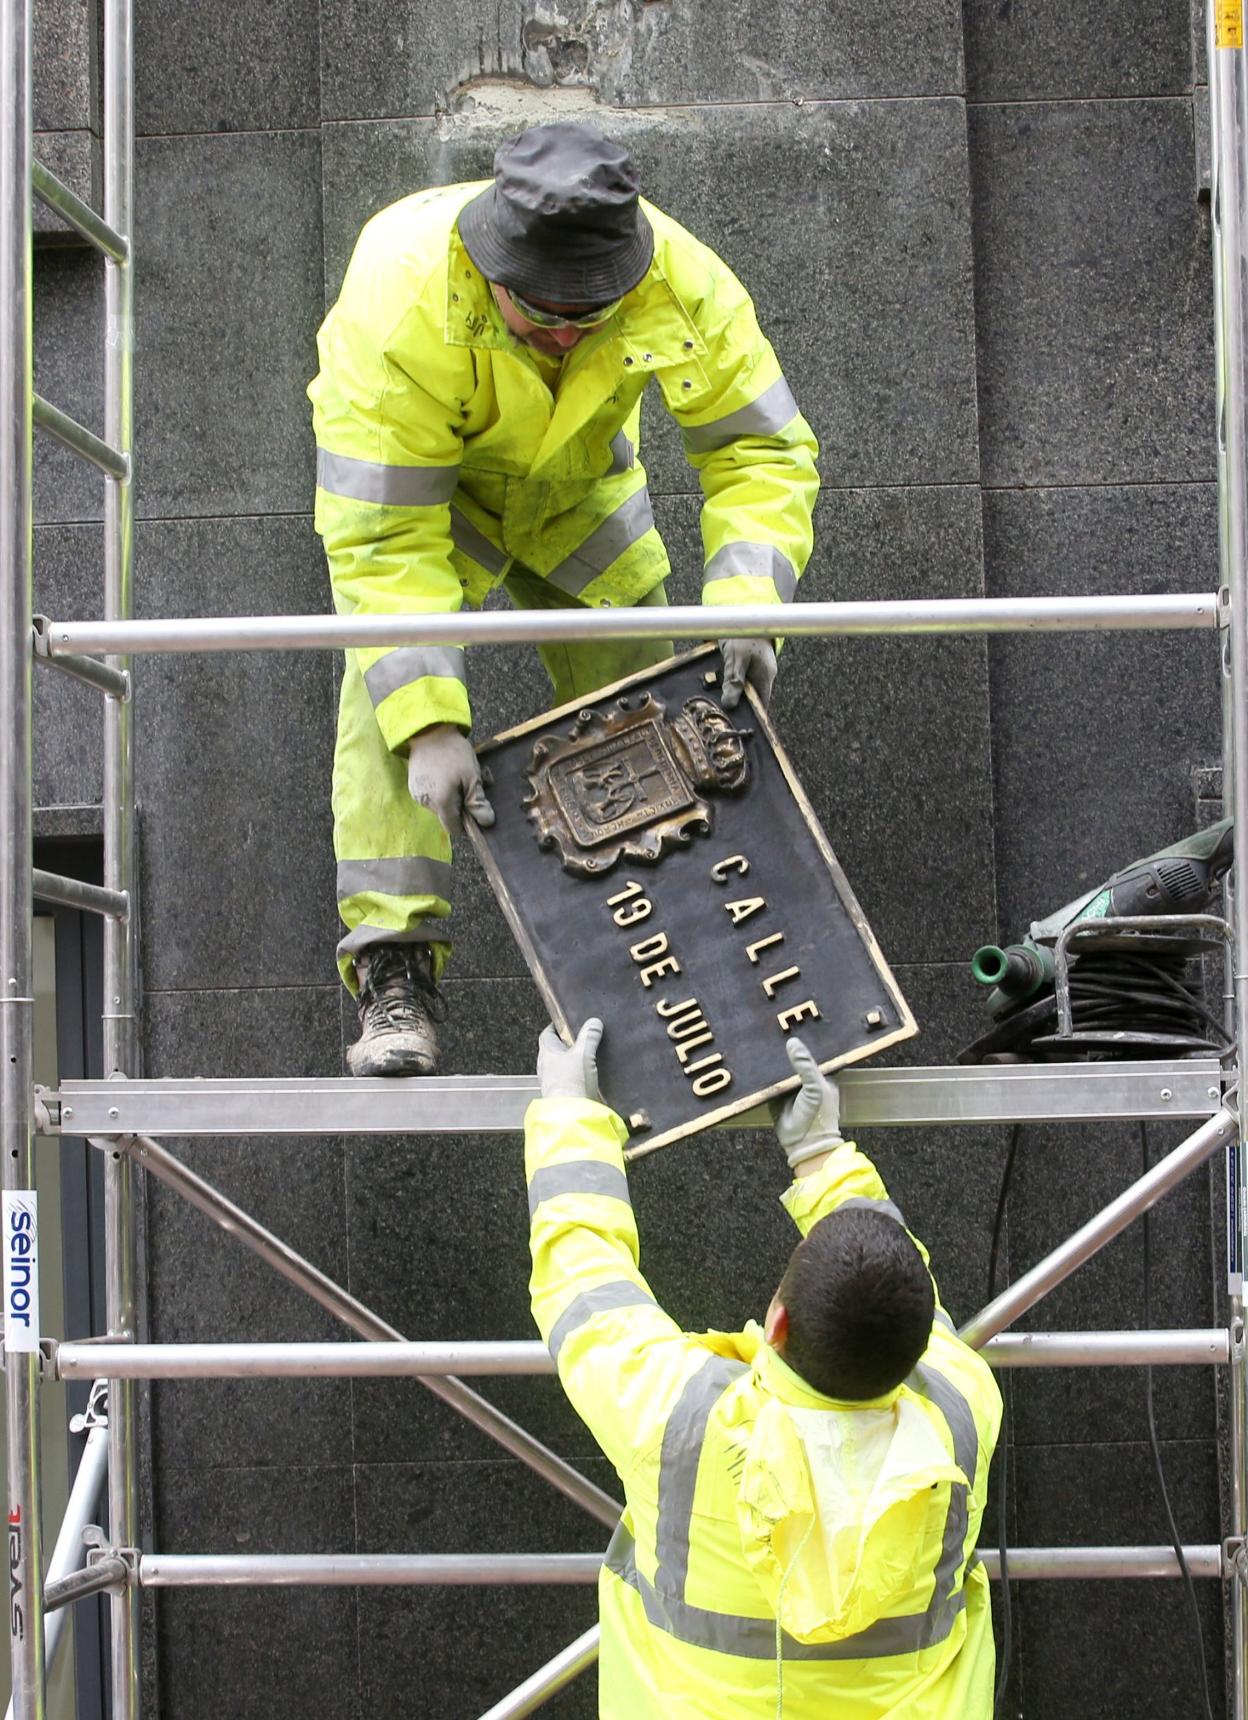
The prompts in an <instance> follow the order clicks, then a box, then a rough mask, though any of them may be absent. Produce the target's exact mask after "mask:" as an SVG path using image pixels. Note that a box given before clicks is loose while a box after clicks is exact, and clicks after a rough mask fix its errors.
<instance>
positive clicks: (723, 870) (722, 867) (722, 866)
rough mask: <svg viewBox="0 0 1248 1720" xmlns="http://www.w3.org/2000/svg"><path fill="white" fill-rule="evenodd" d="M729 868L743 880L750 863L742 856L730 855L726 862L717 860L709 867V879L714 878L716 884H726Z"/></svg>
mask: <svg viewBox="0 0 1248 1720" xmlns="http://www.w3.org/2000/svg"><path fill="white" fill-rule="evenodd" d="M729 867H731V868H732V870H733V871H734V872H737V873H739V874H740V876H741V877H743V878H744V876H745V874H746V873H747V872H748V871H749V869H750V863H749V861H748V860H747V859H746V857H745V855H744V854H730V855H729V856H728V858H727V859H726V860H717V861H716V862H715V864H714V865H713V866H712V867H711V877H712V878H714V880H715V882H716V883H717V884H726V883H727V882H728V869H729Z"/></svg>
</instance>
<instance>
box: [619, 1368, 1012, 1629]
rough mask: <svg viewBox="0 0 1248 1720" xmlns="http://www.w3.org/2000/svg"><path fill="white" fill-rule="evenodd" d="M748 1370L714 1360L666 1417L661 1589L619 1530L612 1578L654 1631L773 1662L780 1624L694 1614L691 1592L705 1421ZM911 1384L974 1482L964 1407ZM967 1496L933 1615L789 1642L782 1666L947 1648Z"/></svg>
mask: <svg viewBox="0 0 1248 1720" xmlns="http://www.w3.org/2000/svg"><path fill="white" fill-rule="evenodd" d="M743 1371H744V1364H743V1363H740V1362H734V1361H732V1360H731V1359H730V1358H728V1357H724V1356H714V1357H712V1358H711V1359H710V1360H709V1361H708V1362H707V1363H706V1365H705V1366H704V1367H702V1368H701V1369H699V1371H698V1372H697V1373H696V1374H695V1375H694V1376H693V1378H692V1379H690V1380H689V1382H688V1383H687V1384H686V1386H685V1388H684V1391H683V1392H682V1393H681V1395H680V1398H679V1400H678V1401H677V1404H676V1407H675V1409H674V1410H673V1411H672V1414H671V1416H670V1417H669V1418H668V1423H667V1426H666V1427H665V1428H664V1430H663V1445H662V1450H661V1453H660V1460H659V1501H658V1504H659V1510H658V1523H657V1525H656V1529H655V1556H656V1559H657V1569H656V1571H655V1581H654V1583H650V1582H648V1581H647V1579H646V1578H645V1577H643V1576H642V1574H641V1573H640V1571H638V1569H637V1564H636V1557H635V1548H634V1545H633V1539H632V1536H631V1535H630V1534H629V1533H628V1531H627V1530H625V1529H624V1527H623V1525H622V1524H621V1525H620V1527H619V1528H617V1530H616V1532H615V1534H614V1535H613V1536H612V1539H611V1545H610V1547H609V1548H608V1549H607V1556H606V1561H605V1562H606V1565H607V1568H608V1570H610V1571H612V1572H613V1573H614V1574H615V1575H616V1576H618V1577H619V1578H620V1579H621V1580H622V1581H623V1582H625V1583H627V1584H628V1586H629V1587H630V1588H631V1589H634V1590H635V1591H636V1592H637V1594H639V1595H640V1597H641V1601H642V1605H643V1606H644V1608H645V1613H646V1617H647V1619H649V1621H650V1623H651V1624H652V1625H654V1626H655V1627H656V1629H659V1630H663V1631H666V1632H667V1633H668V1634H669V1635H670V1636H674V1637H676V1638H678V1640H679V1641H681V1642H686V1643H690V1644H692V1645H693V1646H694V1647H696V1648H709V1649H714V1650H716V1651H717V1652H718V1653H720V1654H735V1655H739V1656H741V1657H742V1658H743V1659H749V1660H773V1659H774V1658H775V1652H776V1636H775V1621H774V1619H770V1618H761V1619H760V1618H748V1617H743V1616H740V1615H738V1614H735V1613H720V1612H711V1611H709V1610H708V1609H707V1608H705V1607H695V1606H691V1605H690V1604H689V1602H688V1601H687V1600H686V1599H685V1593H684V1591H685V1582H686V1579H687V1577H688V1572H689V1543H690V1528H691V1524H692V1518H693V1496H694V1489H695V1487H696V1484H697V1476H698V1464H699V1461H700V1459H701V1455H702V1444H703V1441H704V1439H705V1437H706V1428H707V1423H708V1421H709V1419H710V1415H711V1411H712V1409H713V1408H714V1406H715V1404H716V1402H717V1401H718V1400H719V1398H720V1397H721V1396H722V1395H723V1393H724V1391H725V1390H727V1388H728V1386H729V1385H731V1384H732V1381H733V1380H734V1379H736V1378H738V1377H739V1375H740V1374H741V1373H742V1372H743ZM906 1383H907V1385H909V1386H910V1388H911V1389H912V1390H913V1391H915V1392H917V1393H918V1394H919V1395H920V1396H921V1397H924V1398H926V1399H927V1400H928V1401H929V1402H930V1403H932V1404H934V1405H935V1406H936V1408H937V1409H939V1410H940V1412H941V1414H942V1415H943V1416H944V1418H945V1420H946V1421H947V1422H948V1424H949V1429H950V1433H951V1434H952V1436H953V1447H954V1461H955V1462H956V1463H957V1465H958V1467H959V1468H960V1469H961V1470H962V1472H963V1474H964V1475H966V1476H967V1478H968V1479H969V1480H971V1481H973V1480H974V1477H975V1464H976V1461H977V1458H978V1453H979V1440H978V1436H977V1434H976V1431H975V1418H974V1416H973V1415H972V1413H971V1410H970V1406H969V1405H968V1403H967V1402H966V1399H965V1398H964V1397H963V1396H962V1394H961V1392H959V1391H958V1390H957V1388H956V1387H955V1386H953V1385H951V1384H950V1382H949V1381H948V1380H947V1379H945V1377H944V1376H943V1374H939V1373H937V1371H936V1370H935V1369H934V1368H932V1367H928V1366H925V1365H924V1364H922V1363H920V1365H919V1366H918V1367H917V1368H916V1369H915V1370H914V1372H913V1373H912V1374H911V1376H910V1378H909V1379H908V1380H907V1382H906ZM966 1491H967V1490H966V1488H965V1487H964V1486H963V1485H962V1484H961V1483H956V1484H954V1485H953V1486H952V1487H951V1488H950V1496H949V1510H948V1513H947V1515H946V1518H945V1532H944V1536H943V1538H942V1541H941V1550H940V1556H939V1558H938V1560H937V1564H936V1571H935V1580H934V1587H933V1591H932V1599H931V1602H930V1604H929V1605H928V1607H927V1609H926V1611H924V1612H921V1613H909V1614H906V1615H905V1616H903V1617H900V1618H882V1619H877V1620H876V1621H875V1623H874V1624H871V1625H868V1626H867V1628H866V1629H865V1630H862V1631H859V1632H858V1633H857V1634H856V1635H854V1636H848V1637H844V1638H842V1639H841V1640H840V1641H838V1642H830V1643H802V1642H797V1641H795V1640H794V1639H793V1638H792V1637H790V1636H788V1635H784V1636H783V1638H782V1652H783V1655H784V1659H785V1660H882V1659H889V1658H891V1657H892V1656H894V1655H904V1654H916V1653H918V1652H919V1651H920V1650H921V1649H924V1648H932V1647H934V1646H935V1645H936V1644H937V1643H940V1642H943V1641H944V1640H945V1638H946V1637H947V1636H948V1635H949V1633H950V1631H951V1630H952V1629H953V1626H954V1623H955V1621H956V1619H957V1617H958V1615H959V1613H961V1612H962V1610H963V1609H964V1607H965V1606H966V1595H965V1591H964V1589H962V1588H959V1589H958V1592H957V1593H956V1594H954V1593H953V1587H954V1584H955V1583H956V1581H957V1576H958V1571H959V1569H960V1568H961V1565H962V1546H963V1543H964V1541H965V1539H966V1531H967V1523H968V1517H967V1503H966Z"/></svg>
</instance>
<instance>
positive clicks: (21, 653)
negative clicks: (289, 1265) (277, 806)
mask: <svg viewBox="0 0 1248 1720" xmlns="http://www.w3.org/2000/svg"><path fill="white" fill-rule="evenodd" d="M31 148H32V141H31V5H30V0H0V1142H3V1147H2V1149H0V1150H2V1151H3V1155H4V1184H3V1186H4V1192H5V1196H6V1200H5V1206H6V1208H7V1207H8V1206H9V1205H10V1200H14V1201H18V1200H21V1199H22V1198H23V1195H22V1191H32V1192H33V1190H34V1177H35V1157H34V1147H35V1142H34V1130H33V1126H32V1118H31V1099H32V1089H33V1083H34V1067H33V1053H34V1044H33V1041H34V998H33V986H34V970H33V939H32V931H31V907H32V898H31V868H32V854H31V830H32V819H31V776H30V772H31V738H30V736H31V731H30V725H31V668H32V662H33V658H32V654H31V651H30V649H29V641H30V627H31V609H32V602H31V560H32V538H31V438H32V433H33V420H32V416H31V410H32V408H31V402H32V398H33V389H32V366H33V353H32V328H33V315H32V304H31V294H32V277H31V230H32V221H31V190H30V159H31ZM26 1205H27V1208H28V1210H29V1209H30V1208H32V1207H33V1201H32V1200H30V1198H29V1195H27V1198H26ZM31 1222H32V1220H31V1219H28V1220H27V1223H28V1224H29V1223H31ZM35 1234H36V1242H37V1230H36V1233H35ZM35 1261H36V1263H37V1261H38V1254H37V1252H36V1254H35ZM35 1272H36V1273H37V1265H36V1268H35ZM6 1277H7V1274H6ZM35 1282H36V1283H37V1277H36V1279H35ZM24 1293H25V1294H26V1295H27V1296H28V1298H29V1300H28V1303H27V1306H28V1308H30V1309H32V1310H34V1309H37V1305H38V1303H37V1297H36V1296H35V1294H34V1288H33V1285H32V1286H30V1287H27V1288H26V1289H25V1292H24ZM11 1316H12V1310H11V1309H10V1307H9V1298H8V1296H6V1298H5V1321H6V1326H7V1325H8V1322H9V1320H10V1318H11ZM16 1335H17V1334H16V1326H14V1327H13V1328H12V1329H10V1330H9V1331H8V1332H7V1336H8V1337H9V1339H10V1342H8V1343H7V1344H6V1346H5V1358H4V1386H5V1391H4V1398H5V1429H6V1434H7V1438H8V1509H9V1546H8V1567H9V1596H10V1601H9V1609H8V1610H9V1652H10V1656H11V1666H12V1692H13V1713H14V1717H15V1720H44V1715H45V1714H46V1711H47V1690H46V1683H45V1673H44V1658H43V1549H42V1546H41V1539H40V1487H39V1481H40V1477H39V1355H38V1350H37V1348H33V1347H29V1346H28V1347H26V1348H19V1347H18V1345H17V1342H16ZM28 1336H31V1337H34V1338H37V1337H38V1334H37V1332H34V1331H33V1327H32V1330H31V1332H30V1333H29V1334H28Z"/></svg>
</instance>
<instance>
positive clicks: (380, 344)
mask: <svg viewBox="0 0 1248 1720" xmlns="http://www.w3.org/2000/svg"><path fill="white" fill-rule="evenodd" d="M482 189H483V185H482V184H473V185H452V186H449V187H442V188H439V189H436V190H432V191H422V192H418V193H417V194H416V195H415V196H412V197H407V198H404V199H403V201H402V202H400V203H396V204H393V205H392V206H391V207H390V208H389V209H384V210H382V212H381V213H380V214H379V215H377V216H375V217H374V218H373V220H371V221H370V222H369V223H368V225H367V226H366V227H365V228H364V230H363V232H362V234H361V235H360V239H359V242H358V243H357V245H356V249H355V253H354V256H353V257H352V259H351V264H350V267H349V268H348V270H347V274H346V279H345V280H344V282H343V286H342V292H341V294H340V296H339V299H338V302H337V303H336V304H335V306H334V307H333V309H332V310H331V311H330V313H329V315H328V317H327V318H326V319H325V322H324V324H323V326H322V328H321V331H320V335H319V337H318V347H319V351H320V360H321V369H320V374H319V375H318V376H317V377H316V379H315V381H314V382H313V383H312V385H311V387H310V388H309V390H308V393H309V395H310V396H311V399H312V402H313V421H314V425H315V429H316V440H317V447H318V457H317V493H316V527H317V530H318V531H319V532H320V533H321V535H322V537H323V538H324V540H325V546H326V550H327V552H328V556H329V564H330V574H331V579H332V582H333V588H334V597H335V602H336V604H337V607H338V609H339V610H340V611H342V612H345V613H352V612H354V613H358V614H370V615H379V614H412V613H431V612H444V613H453V612H455V611H457V610H458V609H459V608H460V606H461V604H462V603H463V602H464V600H465V599H466V600H467V601H468V602H469V603H471V604H478V603H480V602H481V600H482V599H483V598H484V596H485V595H486V593H487V592H488V591H489V590H490V589H491V588H492V587H493V586H495V585H497V584H498V583H499V582H500V581H501V580H502V579H503V578H504V577H505V575H506V573H507V570H508V568H509V566H510V565H511V563H512V561H513V560H514V561H516V562H518V563H520V564H521V565H523V566H525V567H527V568H529V569H530V570H531V571H532V572H534V573H537V574H540V575H542V576H543V577H545V578H546V579H547V580H549V581H550V583H551V585H552V586H554V587H555V588H556V589H558V590H561V591H563V592H565V593H567V594H568V595H569V596H572V597H575V598H578V599H579V600H581V601H582V602H586V603H590V604H598V605H604V604H608V603H613V604H617V605H618V604H632V603H636V602H637V601H638V600H639V599H640V598H642V597H644V596H645V595H646V594H647V593H648V592H650V591H652V590H653V589H654V587H655V586H656V585H657V584H658V583H659V581H660V580H661V579H662V578H663V577H664V574H665V573H666V571H667V556H666V553H665V551H664V549H663V544H662V541H661V539H660V538H659V535H658V533H657V532H656V531H655V529H654V519H653V516H652V513H651V509H650V498H649V495H648V494H647V491H646V475H645V472H644V471H643V470H642V468H641V466H640V465H639V463H638V461H637V456H636V447H637V441H638V422H639V417H640V410H641V396H642V392H643V390H644V388H645V386H646V384H647V382H649V381H650V379H651V377H654V378H655V379H656V380H657V382H658V386H659V388H660V389H661V390H662V393H663V398H664V401H665V403H666V405H667V407H668V409H669V410H670V411H671V412H672V413H673V414H674V416H675V417H676V419H677V421H678V423H679V424H680V427H681V431H682V434H683V438H684V445H685V452H686V454H687V456H688V458H689V460H690V462H691V464H692V465H693V466H694V467H695V468H696V469H697V471H698V473H699V476H700V478H701V481H702V488H703V491H704V495H705V505H704V507H703V510H702V537H703V544H704V550H705V571H704V579H705V583H704V588H703V597H704V601H706V602H707V603H713V604H722V603H776V604H779V603H782V602H785V601H787V600H788V599H789V598H791V597H792V596H793V593H794V591H795V589H796V586H797V581H798V577H799V576H800V574H801V572H802V570H803V568H804V567H805V565H806V561H807V558H808V556H809V554H810V548H811V523H810V522H811V511H812V509H813V507H814V501H815V496H816V494H817V490H818V478H817V476H816V473H815V456H816V454H817V452H818V449H817V445H816V443H815V439H814V436H813V435H812V434H811V431H810V428H809V426H808V425H807V423H806V421H805V419H804V418H803V417H802V416H801V414H800V413H799V412H798V410H797V405H796V403H795V401H794V399H793V396H792V394H791V393H790V391H789V387H788V384H787V383H786V382H785V380H784V377H783V376H782V375H781V373H780V367H779V364H778V363H777V361H776V356H775V353H774V352H773V351H772V349H771V347H770V345H769V344H768V342H767V341H766V340H765V339H764V337H763V335H762V334H761V332H760V330H759V327H758V323H757V322H756V320H755V316H754V308H753V305H752V304H751V302H750V299H749V296H748V295H747V293H746V292H745V289H744V288H743V287H742V286H741V284H740V282H739V281H738V280H737V279H736V278H735V276H734V275H733V274H732V273H731V271H730V270H729V269H728V268H727V267H726V266H725V265H724V263H722V262H721V261H720V259H719V258H718V257H717V256H716V255H715V254H714V252H712V251H709V250H708V249H707V248H706V246H704V245H702V244H699V242H698V241H697V240H696V239H695V238H694V237H693V236H692V235H691V234H689V233H687V232H686V231H685V230H684V229H683V228H682V227H680V226H678V225H677V223H676V222H675V221H672V220H670V219H669V218H668V217H667V216H666V215H664V214H662V213H661V212H660V211H659V210H657V209H655V208H653V207H652V206H650V205H648V204H647V205H645V209H646V214H647V216H648V217H649V219H650V221H651V223H652V224H653V227H654V232H655V253H654V261H653V263H652V265H651V267H650V269H649V271H648V273H647V274H646V275H645V277H644V279H643V280H642V281H641V283H640V284H639V285H638V286H637V287H636V288H635V289H634V290H633V291H632V292H631V293H629V294H628V296H627V298H626V299H625V301H624V303H623V305H622V306H621V309H620V310H619V311H618V312H617V313H616V315H615V316H614V317H612V318H611V319H610V321H609V322H608V323H607V324H606V325H605V326H604V327H603V328H602V329H600V330H598V331H597V332H595V333H592V334H590V335H588V336H586V337H585V338H584V339H582V340H581V341H580V342H579V343H578V344H577V345H576V346H575V347H574V348H573V349H572V350H571V351H570V353H569V354H568V357H567V358H566V359H565V361H564V365H563V371H562V374H561V376H560V380H559V385H558V392H557V396H556V397H552V395H551V391H550V389H549V388H548V387H547V385H546V383H545V382H544V381H543V379H542V375H541V372H540V368H539V366H538V363H537V361H536V360H535V358H534V357H533V355H532V354H531V353H530V351H529V350H528V349H527V348H526V347H524V346H523V345H522V344H521V343H520V342H518V341H517V340H516V339H515V338H514V336H512V335H511V334H510V333H509V332H508V331H507V328H506V326H505V324H504V323H503V320H502V317H501V315H500V314H499V310H498V306H497V305H496V303H495V301H494V296H493V294H492V292H491V291H490V287H489V284H488V282H486V281H485V280H483V279H482V277H481V275H480V273H479V272H478V270H477V269H476V268H475V267H474V266H473V264H472V262H471V260H470V258H469V256H468V253H467V252H466V251H465V250H464V247H463V245H462V244H461V242H460V239H459V233H458V229H457V226H456V220H457V217H458V214H459V211H460V209H461V208H462V206H463V205H464V204H465V203H466V202H467V201H468V200H469V198H471V197H473V196H475V195H476V194H477V193H478V192H479V191H481V190H482ZM357 656H358V664H359V668H360V671H361V673H362V674H363V675H364V678H365V681H366V683H367V685H368V689H369V691H370V693H371V694H372V698H373V703H374V708H375V710H376V714H377V719H378V722H379V724H380V726H381V730H382V734H383V736H384V738H385V740H386V743H387V745H388V746H390V747H391V748H397V747H399V746H400V745H401V744H402V743H403V742H404V741H406V740H407V739H408V738H409V737H410V736H411V735H412V734H414V733H416V732H417V731H419V730H420V729H422V728H424V727H426V726H428V725H429V724H430V723H434V722H457V723H460V724H463V725H464V726H465V727H466V726H467V725H468V722H469V709H468V695H467V691H466V688H465V685H464V676H463V652H462V651H461V650H459V649H458V648H450V649H448V648H445V647H443V648H438V649H423V648H420V649H406V648H399V649H397V650H391V651H384V650H362V651H360V652H359V653H358V654H357Z"/></svg>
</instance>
